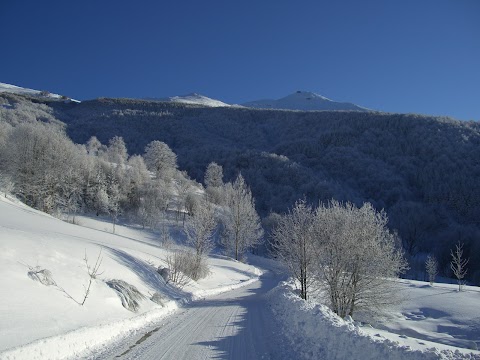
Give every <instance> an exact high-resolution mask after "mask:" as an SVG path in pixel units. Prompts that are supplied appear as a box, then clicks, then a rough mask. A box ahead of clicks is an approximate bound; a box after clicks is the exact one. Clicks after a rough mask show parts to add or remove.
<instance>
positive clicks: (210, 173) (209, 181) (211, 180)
mask: <svg viewBox="0 0 480 360" xmlns="http://www.w3.org/2000/svg"><path fill="white" fill-rule="evenodd" d="M204 182H205V186H207V187H220V186H222V185H223V168H222V166H221V165H218V164H217V163H215V162H211V163H210V164H208V166H207V170H206V171H205V179H204Z"/></svg>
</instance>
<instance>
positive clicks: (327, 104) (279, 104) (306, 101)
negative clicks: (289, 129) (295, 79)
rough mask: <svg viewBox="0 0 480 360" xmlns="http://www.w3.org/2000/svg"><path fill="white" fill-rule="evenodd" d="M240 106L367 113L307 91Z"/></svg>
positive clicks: (353, 106)
mask: <svg viewBox="0 0 480 360" xmlns="http://www.w3.org/2000/svg"><path fill="white" fill-rule="evenodd" d="M242 105H243V106H245V107H250V108H257V109H285V110H357V111H369V109H367V108H363V107H361V106H358V105H355V104H352V103H348V102H337V101H333V100H330V99H328V98H326V97H324V96H321V95H318V94H315V93H313V92H309V91H297V92H295V93H293V94H290V95H288V96H285V97H283V98H281V99H277V100H274V99H264V100H256V101H249V102H247V103H244V104H242Z"/></svg>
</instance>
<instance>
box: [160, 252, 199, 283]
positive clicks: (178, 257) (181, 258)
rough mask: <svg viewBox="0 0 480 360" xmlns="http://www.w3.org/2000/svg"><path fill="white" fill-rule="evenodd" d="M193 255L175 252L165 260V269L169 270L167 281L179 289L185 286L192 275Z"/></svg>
mask: <svg viewBox="0 0 480 360" xmlns="http://www.w3.org/2000/svg"><path fill="white" fill-rule="evenodd" d="M193 258H194V257H193V254H191V253H190V252H189V251H180V250H176V251H174V252H173V253H171V254H170V255H168V256H167V257H166V258H165V262H166V263H167V268H168V269H169V272H170V274H169V277H168V280H169V281H172V282H174V283H175V284H176V285H177V286H178V287H179V288H183V287H184V286H185V285H187V284H188V283H189V282H190V281H191V278H190V277H189V276H188V275H189V274H191V273H192V262H193V261H192V260H193Z"/></svg>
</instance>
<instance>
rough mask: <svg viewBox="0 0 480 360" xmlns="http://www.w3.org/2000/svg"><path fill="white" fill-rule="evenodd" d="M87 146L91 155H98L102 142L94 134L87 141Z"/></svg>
mask: <svg viewBox="0 0 480 360" xmlns="http://www.w3.org/2000/svg"><path fill="white" fill-rule="evenodd" d="M86 148H87V152H88V154H89V155H92V156H97V155H98V153H99V151H100V149H101V148H102V143H101V142H100V141H99V140H98V139H97V137H96V136H92V137H91V138H90V139H89V140H88V141H87V145H86Z"/></svg>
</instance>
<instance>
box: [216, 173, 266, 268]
mask: <svg viewBox="0 0 480 360" xmlns="http://www.w3.org/2000/svg"><path fill="white" fill-rule="evenodd" d="M225 191H226V194H227V195H226V197H227V205H228V209H227V213H226V215H225V219H224V221H223V225H224V239H223V240H224V243H225V245H226V248H227V250H228V251H229V252H230V253H231V254H232V255H233V256H234V257H235V259H236V260H241V259H242V257H243V255H244V253H245V251H246V250H247V249H248V248H250V247H252V246H254V245H255V244H257V243H258V242H259V241H260V239H261V238H262V236H263V229H262V226H261V224H260V217H259V216H258V214H257V211H256V210H255V203H254V200H253V196H252V192H251V191H250V188H249V187H248V186H247V184H246V183H245V180H244V179H243V176H242V175H238V177H237V179H236V180H235V182H234V183H233V185H232V184H227V186H226V190H225Z"/></svg>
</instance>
